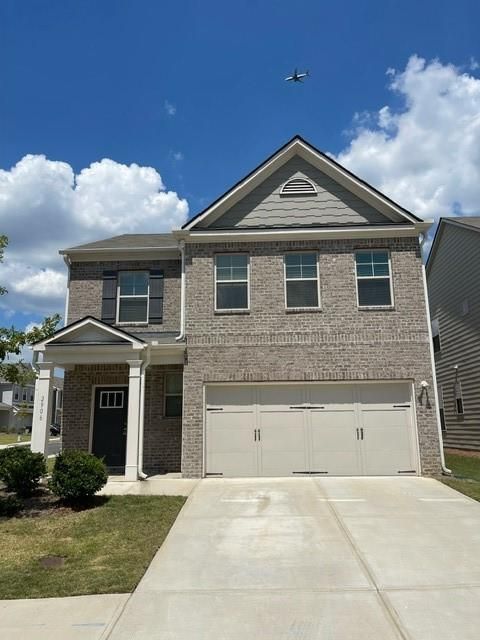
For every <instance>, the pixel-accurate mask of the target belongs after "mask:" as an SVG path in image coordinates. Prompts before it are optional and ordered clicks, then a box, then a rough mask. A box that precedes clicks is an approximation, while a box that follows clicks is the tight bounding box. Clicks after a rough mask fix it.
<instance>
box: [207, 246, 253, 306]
mask: <svg viewBox="0 0 480 640" xmlns="http://www.w3.org/2000/svg"><path fill="white" fill-rule="evenodd" d="M248 287H249V265H248V255H247V254H245V253H232V254H218V255H217V256H215V309H216V310H217V311H243V310H248V308H249V291H248Z"/></svg>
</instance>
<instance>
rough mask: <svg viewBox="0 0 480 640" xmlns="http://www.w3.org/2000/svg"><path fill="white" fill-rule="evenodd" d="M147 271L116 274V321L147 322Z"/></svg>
mask: <svg viewBox="0 0 480 640" xmlns="http://www.w3.org/2000/svg"><path fill="white" fill-rule="evenodd" d="M148 284H149V273H148V271H120V272H119V274H118V302H117V322H126V323H129V322H148Z"/></svg>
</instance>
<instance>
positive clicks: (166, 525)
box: [0, 496, 185, 599]
mask: <svg viewBox="0 0 480 640" xmlns="http://www.w3.org/2000/svg"><path fill="white" fill-rule="evenodd" d="M98 500H99V502H100V506H96V507H95V508H92V509H88V510H84V511H77V512H72V511H63V512H62V510H59V512H57V513H55V512H54V513H48V514H44V515H42V516H39V517H35V518H11V519H9V520H4V521H3V522H0V599H2V598H4V599H9V598H46V597H55V596H74V595H81V594H91V593H127V592H130V591H132V590H133V589H134V588H135V586H136V585H137V584H138V581H139V580H140V578H141V577H142V575H143V574H144V572H145V570H146V568H147V567H148V565H149V563H150V561H151V560H152V558H153V556H154V554H155V552H156V551H157V549H158V548H159V547H160V546H161V544H162V542H163V541H164V539H165V537H166V535H167V533H168V531H169V530H170V527H171V526H172V524H173V523H174V521H175V518H176V517H177V515H178V513H179V511H180V509H181V508H182V506H183V504H184V502H185V498H183V497H180V496H112V497H110V498H103V499H101V498H98ZM49 555H53V556H63V557H65V558H66V560H65V564H64V566H63V567H60V568H47V569H46V568H44V567H42V566H41V564H40V559H41V558H43V557H44V556H49Z"/></svg>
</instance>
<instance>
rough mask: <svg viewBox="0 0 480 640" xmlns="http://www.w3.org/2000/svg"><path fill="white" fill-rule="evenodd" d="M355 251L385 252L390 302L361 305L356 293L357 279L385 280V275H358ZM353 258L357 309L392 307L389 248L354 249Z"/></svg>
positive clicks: (393, 301)
mask: <svg viewBox="0 0 480 640" xmlns="http://www.w3.org/2000/svg"><path fill="white" fill-rule="evenodd" d="M357 253H386V254H387V256H388V280H389V285H390V304H377V305H361V304H360V297H359V295H358V281H359V280H385V279H386V278H387V276H375V275H374V276H359V275H358V273H357ZM353 259H354V262H355V289H356V292H357V309H379V310H381V309H394V308H395V300H394V297H393V273H392V257H391V255H390V251H389V249H377V248H376V249H368V248H367V249H355V251H354V252H353Z"/></svg>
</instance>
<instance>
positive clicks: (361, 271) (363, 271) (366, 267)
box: [357, 264, 373, 276]
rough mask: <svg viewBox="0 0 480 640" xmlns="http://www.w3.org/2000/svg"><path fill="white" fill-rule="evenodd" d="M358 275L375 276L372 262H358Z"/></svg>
mask: <svg viewBox="0 0 480 640" xmlns="http://www.w3.org/2000/svg"><path fill="white" fill-rule="evenodd" d="M357 276H373V268H372V265H371V264H357Z"/></svg>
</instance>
